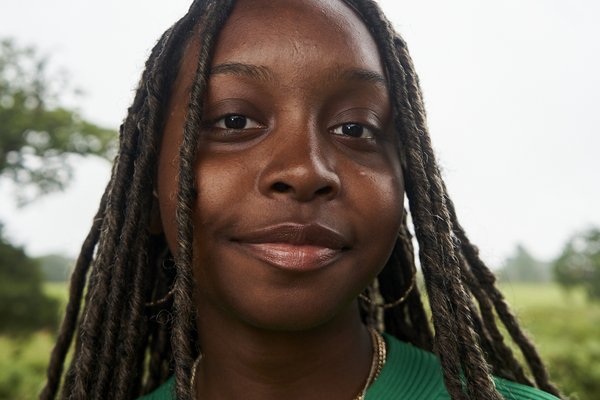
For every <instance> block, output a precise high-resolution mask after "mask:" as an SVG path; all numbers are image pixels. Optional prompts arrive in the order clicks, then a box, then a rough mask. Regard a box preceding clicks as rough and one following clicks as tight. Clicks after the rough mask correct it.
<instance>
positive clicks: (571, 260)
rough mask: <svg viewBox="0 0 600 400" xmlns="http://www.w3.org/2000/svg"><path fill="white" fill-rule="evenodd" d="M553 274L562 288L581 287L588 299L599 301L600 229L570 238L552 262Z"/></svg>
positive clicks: (593, 229) (590, 230)
mask: <svg viewBox="0 0 600 400" xmlns="http://www.w3.org/2000/svg"><path fill="white" fill-rule="evenodd" d="M553 272H554V279H555V280H556V282H558V283H559V284H560V285H562V286H563V287H564V288H566V289H571V288H573V287H575V286H582V287H583V288H585V290H586V292H587V294H588V296H589V298H590V299H593V300H600V229H598V228H591V229H589V230H587V231H585V232H583V233H580V234H578V235H575V236H574V237H573V238H571V240H569V242H568V243H567V244H566V245H565V248H564V250H563V252H562V254H561V255H560V256H559V257H558V258H557V259H556V261H555V262H554V266H553Z"/></svg>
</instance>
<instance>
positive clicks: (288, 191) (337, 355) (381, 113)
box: [157, 0, 404, 400]
mask: <svg viewBox="0 0 600 400" xmlns="http://www.w3.org/2000/svg"><path fill="white" fill-rule="evenodd" d="M324 38H326V40H324ZM197 55H198V43H197V42H194V41H192V42H190V43H189V45H188V47H187V50H186V52H185V54H184V59H183V62H182V65H181V68H180V71H179V74H178V77H177V80H176V82H175V86H174V90H173V94H172V97H171V99H170V102H169V105H168V110H167V119H166V123H165V128H164V132H163V141H162V145H161V151H160V162H159V168H158V184H157V189H158V195H159V207H160V213H161V219H162V227H163V230H164V232H165V235H166V238H167V241H168V243H169V246H170V248H171V249H172V251H175V250H176V248H177V245H176V243H177V235H176V226H175V222H174V221H175V208H176V202H175V200H174V199H175V193H176V192H177V171H178V151H179V145H180V143H181V140H182V132H183V127H184V124H185V117H186V111H187V106H188V102H189V90H190V87H191V85H192V81H193V77H194V73H195V68H196V60H197ZM240 65H242V66H240ZM384 76H385V73H384V69H383V67H382V63H381V61H380V57H379V53H378V51H377V47H376V45H375V42H374V41H373V39H372V37H371V36H370V34H369V32H368V30H367V28H366V27H365V26H364V24H363V23H362V22H361V21H360V19H359V18H358V17H357V16H356V15H355V14H354V12H353V11H352V10H351V9H349V8H348V7H347V6H345V5H344V4H342V3H340V2H338V1H327V0H320V1H317V0H311V1H296V0H293V1H292V0H286V1H281V0H280V1H272V0H252V1H251V0H241V1H238V2H237V4H236V6H235V8H234V10H233V12H232V15H231V16H230V18H229V19H228V21H227V23H226V25H225V27H224V29H223V31H222V32H221V34H220V35H219V38H218V42H217V46H216V49H215V52H214V57H213V63H212V74H211V76H210V80H209V87H208V91H207V94H206V98H205V103H204V110H203V120H204V121H206V123H205V127H204V128H203V129H202V132H201V133H200V134H201V139H200V147H199V150H198V155H197V162H196V177H197V180H196V185H197V188H198V196H197V199H196V204H195V209H194V229H195V231H194V263H193V264H194V271H193V272H194V279H195V284H196V291H195V301H196V306H197V309H198V318H197V325H198V331H199V335H200V343H201V347H202V349H203V355H204V356H203V359H202V362H201V364H200V366H199V368H198V372H197V379H196V382H195V387H196V391H197V398H199V399H200V398H202V399H206V398H210V399H239V398H244V399H281V398H286V399H323V398H327V399H346V400H347V399H351V398H353V397H354V396H356V395H357V393H358V392H359V391H360V390H361V388H362V386H363V385H364V382H365V381H366V378H367V375H368V372H369V368H370V364H371V358H372V349H371V343H370V338H369V335H368V332H367V331H366V329H365V328H364V326H363V325H362V323H361V321H360V317H359V312H358V306H357V302H356V297H357V295H358V294H359V293H360V292H361V291H362V290H363V289H364V288H365V287H366V286H367V285H368V284H369V283H370V282H371V281H372V280H373V278H374V277H375V276H376V275H377V274H378V272H379V271H380V270H381V268H382V267H383V265H384V264H385V261H386V260H387V258H388V257H389V254H390V252H391V249H392V248H393V245H394V242H395V237H396V234H397V232H398V230H399V227H400V223H401V219H402V204H403V189H404V187H403V181H402V171H401V167H400V162H399V159H398V156H397V153H396V150H395V149H396V148H397V143H395V139H394V138H395V135H394V134H393V131H392V122H391V109H390V102H389V98H388V92H387V89H386V85H385V80H384V78H383V77H384ZM231 115H237V116H243V117H241V118H242V120H240V119H239V118H240V117H235V118H237V120H236V121H237V122H238V123H239V122H240V121H242V122H243V123H241V124H240V125H238V127H239V126H242V127H243V128H242V129H228V128H227V126H230V124H229V123H227V122H226V120H224V119H223V117H225V116H231ZM235 118H234V119H235ZM244 118H245V119H244ZM350 123H354V124H360V126H358V127H357V126H354V125H353V126H350V125H348V124H350ZM363 127H364V128H363ZM345 128H348V129H350V131H351V133H352V135H350V134H348V129H345ZM355 134H356V135H355ZM280 224H293V225H294V226H307V225H310V224H313V225H318V226H322V227H326V228H327V229H329V230H331V231H334V232H336V234H337V236H338V237H339V238H341V239H342V242H343V245H340V246H339V247H340V248H336V249H334V250H331V252H332V254H333V256H332V258H331V260H330V261H328V262H321V263H319V262H316V263H315V262H312V261H311V262H308V263H306V262H304V261H305V260H306V259H305V258H302V257H303V255H307V254H308V256H310V255H311V254H312V255H314V253H315V252H317V253H318V252H319V251H329V250H327V249H325V250H323V249H322V248H323V247H326V246H321V245H316V246H312V245H306V244H301V245H298V244H289V243H287V244H281V243H270V242H269V243H266V244H265V243H262V244H260V246H262V247H260V248H261V249H263V250H264V248H266V249H267V252H272V250H273V248H275V249H276V250H277V251H280V250H281V251H280V252H279V253H277V254H280V253H282V254H283V255H282V258H283V261H281V262H282V263H283V264H284V267H280V266H279V267H278V266H274V265H273V264H272V263H269V262H266V261H265V260H264V258H261V257H259V256H257V255H256V253H255V252H254V250H253V249H254V247H253V245H249V244H248V243H245V242H244V240H245V239H244V238H246V237H248V235H250V236H252V233H253V232H255V231H257V230H261V229H264V228H265V227H266V228H269V227H272V226H278V225H280ZM313 236H314V237H313V239H314V240H316V241H317V242H319V241H320V240H321V238H319V237H318V236H319V234H315V235H313ZM265 246H266V247H265ZM261 251H262V250H261ZM269 254H270V253H269ZM298 254H300V256H298ZM319 254H320V253H319ZM327 254H329V253H327ZM299 257H300V259H299ZM308 259H309V261H310V260H312V259H311V258H310V257H308ZM303 260H304V261H303ZM317 261H318V259H317ZM303 262H304V263H303ZM286 266H287V267H286ZM290 266H291V267H290ZM288 267H289V268H288Z"/></svg>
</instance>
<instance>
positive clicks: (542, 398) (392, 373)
mask: <svg viewBox="0 0 600 400" xmlns="http://www.w3.org/2000/svg"><path fill="white" fill-rule="evenodd" d="M384 337H385V340H386V343H387V346H388V355H387V361H386V364H385V366H384V368H383V370H382V371H381V374H380V376H379V377H378V378H377V380H376V381H375V382H374V383H373V385H372V386H371V387H370V388H369V391H368V392H367V397H366V398H367V400H375V399H377V400H388V399H389V400H392V399H398V398H408V399H422V400H429V399H431V400H446V399H450V396H449V394H448V392H447V390H446V387H445V386H444V379H443V375H442V368H441V366H440V364H439V361H438V358H437V357H436V356H435V355H434V354H432V353H430V352H428V351H425V350H422V349H419V348H417V347H415V346H413V345H411V344H408V343H404V342H401V341H399V340H398V339H396V338H395V337H393V336H391V335H387V334H384ZM494 380H495V383H496V387H497V388H498V391H499V392H500V393H501V394H502V396H503V397H504V398H505V399H506V400H557V398H556V397H555V396H552V395H550V394H548V393H546V392H543V391H541V390H539V389H536V388H533V387H530V386H526V385H521V384H518V383H515V382H511V381H508V380H505V379H501V378H494Z"/></svg>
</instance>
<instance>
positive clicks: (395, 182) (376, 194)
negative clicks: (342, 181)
mask: <svg viewBox="0 0 600 400" xmlns="http://www.w3.org/2000/svg"><path fill="white" fill-rule="evenodd" d="M347 187H348V188H349V189H348V190H349V191H350V192H349V194H348V195H349V196H350V198H351V200H350V204H353V214H352V215H351V216H350V217H351V218H355V224H360V225H361V228H362V229H360V232H361V235H363V237H362V240H360V243H362V246H361V249H360V250H361V251H364V252H365V254H368V255H369V258H370V259H371V262H372V263H373V265H374V266H379V267H382V266H383V264H384V263H385V261H386V260H387V259H388V258H389V255H390V253H391V251H392V249H393V246H394V243H395V241H396V237H397V234H398V231H399V229H400V225H401V223H402V216H403V212H404V182H403V179H402V175H401V172H400V169H399V168H391V169H390V170H386V171H379V172H373V171H371V172H370V173H360V172H359V173H358V174H357V175H356V178H355V182H354V184H352V185H347Z"/></svg>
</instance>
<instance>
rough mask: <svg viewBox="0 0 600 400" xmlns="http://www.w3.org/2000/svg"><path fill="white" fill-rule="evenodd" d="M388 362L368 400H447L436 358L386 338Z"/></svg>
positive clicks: (513, 391) (508, 391)
mask: <svg viewBox="0 0 600 400" xmlns="http://www.w3.org/2000/svg"><path fill="white" fill-rule="evenodd" d="M384 337H385V341H386V343H387V349H388V352H387V360H386V363H385V365H384V367H383V369H382V370H381V374H380V375H379V377H378V378H377V380H376V381H375V382H374V383H373V384H372V385H371V387H370V388H369V390H368V391H367V396H366V399H365V400H399V399H402V400H404V399H410V400H447V399H450V396H449V395H448V392H447V391H446V388H445V386H444V380H443V378H442V370H441V367H440V364H439V362H438V360H437V358H436V357H435V355H433V354H431V353H429V352H426V351H424V350H421V349H419V348H417V347H414V346H412V345H410V344H407V343H404V342H400V341H399V340H398V339H396V338H395V337H393V336H390V335H386V334H384ZM495 382H496V387H497V388H498V390H499V391H500V393H502V395H503V396H504V398H505V399H506V400H557V398H556V397H554V396H552V395H550V394H548V393H546V392H542V391H541V390H538V389H535V388H532V387H529V386H525V385H520V384H518V383H514V382H510V381H507V380H505V379H500V378H495ZM174 385H175V379H174V378H173V377H171V378H169V380H167V381H166V382H165V383H163V384H162V385H161V386H160V387H159V388H158V389H156V390H155V391H154V392H152V393H150V394H148V395H146V396H144V397H142V398H141V399H140V400H173V399H175V396H174V395H173V394H172V393H173V390H174Z"/></svg>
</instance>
